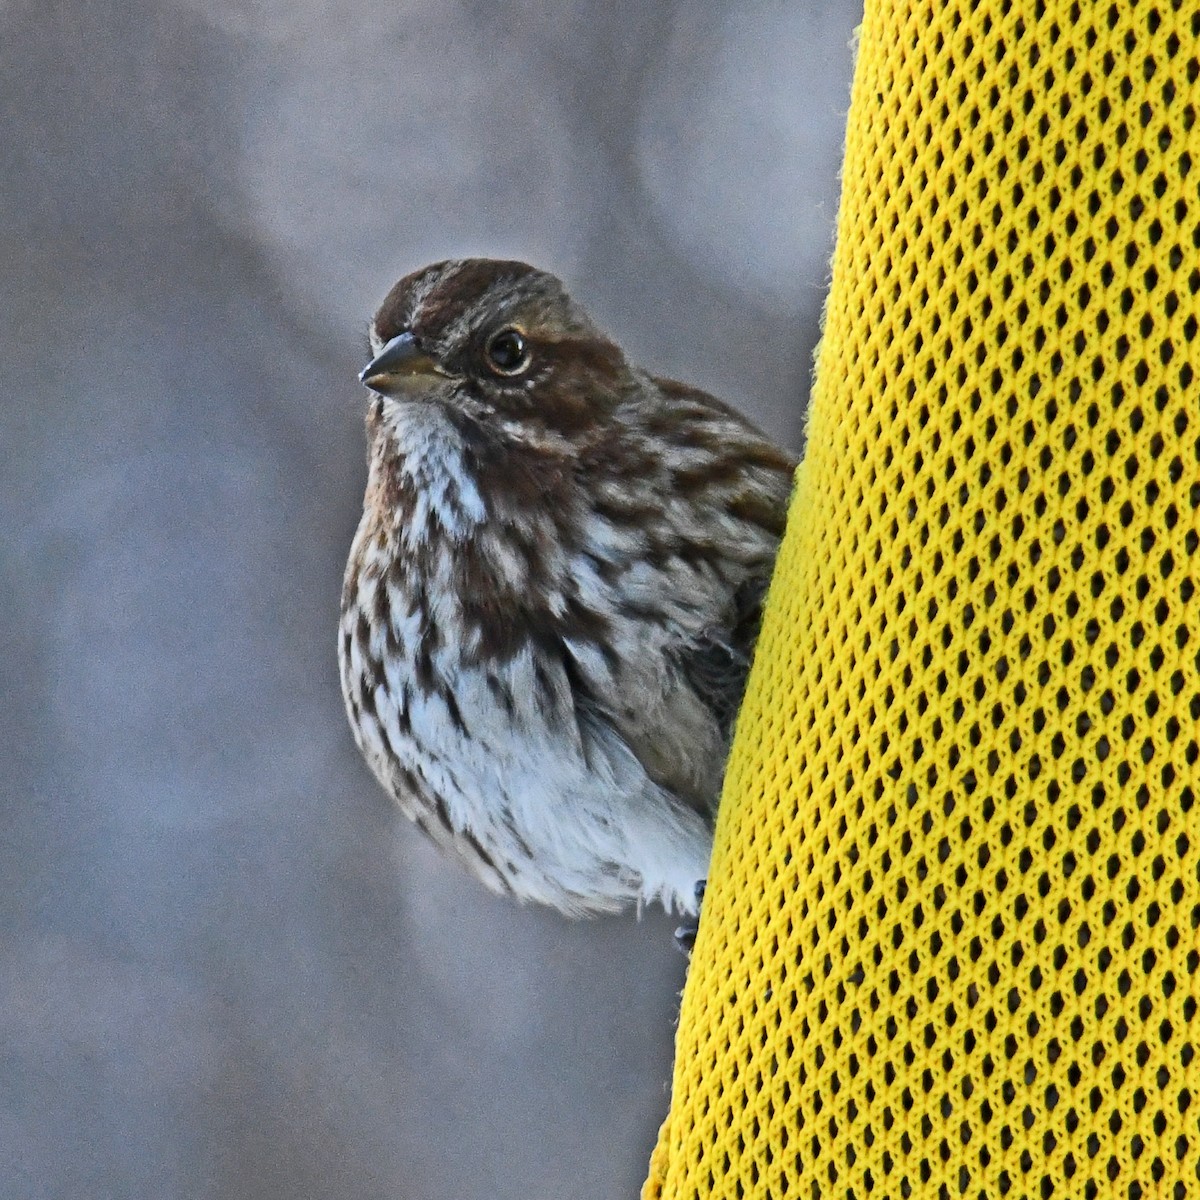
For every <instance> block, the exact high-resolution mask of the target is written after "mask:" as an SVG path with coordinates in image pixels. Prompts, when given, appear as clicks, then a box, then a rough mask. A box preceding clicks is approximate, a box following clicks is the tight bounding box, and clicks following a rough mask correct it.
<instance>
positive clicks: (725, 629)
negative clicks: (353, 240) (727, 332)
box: [338, 259, 796, 916]
mask: <svg viewBox="0 0 1200 1200" xmlns="http://www.w3.org/2000/svg"><path fill="white" fill-rule="evenodd" d="M369 337H370V361H369V362H368V363H367V365H366V366H365V367H364V368H363V370H362V372H361V374H360V379H361V381H362V383H363V384H365V385H366V387H367V388H368V389H369V391H370V399H369V402H368V404H367V413H366V427H367V442H368V477H367V485H366V494H365V497H364V503H363V514H362V519H361V522H360V524H359V526H358V530H357V533H356V534H355V536H354V540H353V543H352V545H351V548H350V556H349V561H348V563H347V566H346V575H345V583H344V587H343V591H342V602H341V622H340V637H339V643H338V652H339V655H338V656H339V666H340V675H341V685H342V692H343V696H344V698H345V703H346V711H347V714H348V716H349V720H350V726H351V728H352V730H353V733H354V737H355V740H356V741H357V744H358V746H359V748H360V750H361V751H362V753H363V755H364V756H365V758H366V761H367V763H368V764H369V766H370V768H371V770H372V772H373V773H374V775H375V776H376V778H377V779H378V780H379V782H380V783H381V784H382V785H383V788H384V789H385V790H386V791H387V792H388V794H389V795H390V796H391V797H392V798H393V799H394V800H395V802H396V803H397V804H398V805H399V807H400V808H401V810H402V811H403V812H404V813H405V814H406V815H407V816H408V817H410V818H411V819H412V820H413V821H415V822H416V824H417V825H418V826H419V827H420V828H421V829H422V830H423V831H424V832H425V833H426V834H427V835H428V836H429V837H430V838H432V839H433V841H434V842H435V843H437V844H438V845H439V846H441V847H443V848H444V849H445V850H447V851H448V852H449V853H450V854H452V855H454V856H456V857H457V858H458V859H459V860H461V862H463V863H464V864H465V865H466V866H467V867H468V868H469V869H470V870H471V871H472V872H473V873H474V874H475V875H477V876H478V877H479V878H480V879H481V880H482V881H483V882H484V883H485V884H486V885H487V886H488V887H490V888H491V889H492V890H494V891H496V892H500V893H505V894H508V895H511V896H513V897H515V898H516V899H518V900H520V901H527V902H533V903H538V904H545V905H549V906H550V907H552V908H555V909H557V910H559V911H560V912H562V913H565V914H568V915H570V916H585V915H590V914H596V913H606V912H612V911H615V910H619V909H622V908H624V907H626V906H629V905H637V906H638V907H639V909H640V907H641V906H642V905H644V904H648V903H652V902H658V903H661V904H662V905H663V906H664V907H665V908H666V909H668V910H669V911H670V910H675V911H677V912H680V913H684V914H691V915H694V914H695V913H696V911H697V907H698V904H699V894H698V893H699V889H698V887H697V884H698V881H702V880H703V879H704V878H705V877H706V875H707V867H708V859H709V854H710V850H711V845H712V828H713V821H714V816H715V812H716V808H717V803H718V799H719V796H720V790H721V782H722V776H723V774H724V769H725V760H726V756H727V753H728V750H729V743H730V737H731V734H732V728H733V722H734V717H735V715H736V712H737V709H738V705H739V703H740V700H741V695H742V691H743V689H744V686H745V680H746V673H747V670H748V668H749V663H750V656H751V651H752V648H753V645H754V640H755V637H756V635H757V631H758V627H759V618H760V613H761V607H762V602H763V597H764V594H765V591H766V587H767V583H768V581H769V578H770V574H771V569H772V564H773V562H774V558H775V554H776V551H777V549H778V545H779V539H780V536H781V534H782V531H783V526H784V517H785V513H786V508H787V503H788V498H789V493H790V490H791V483H792V474H793V471H794V468H795V465H796V464H795V459H794V457H793V456H792V455H791V454H789V453H788V452H786V451H785V450H782V449H780V448H778V447H777V446H775V445H774V444H773V443H772V442H771V441H770V439H768V438H767V437H766V436H765V435H764V434H763V433H761V432H760V431H759V430H758V429H756V428H755V427H754V425H752V424H751V423H750V422H749V421H748V420H746V418H745V417H743V416H742V415H741V414H740V413H738V412H737V411H736V410H735V409H734V408H732V407H730V406H729V405H727V404H725V403H723V402H721V401H720V400H717V399H715V398H714V397H712V396H710V395H707V394H706V393H705V392H702V391H699V390H697V389H696V388H693V387H689V386H687V385H686V384H683V383H677V382H675V381H673V380H669V379H660V378H656V377H655V376H652V375H651V374H649V373H648V372H646V371H644V370H642V369H641V368H639V367H637V366H635V365H634V364H633V363H631V362H630V361H629V360H628V359H627V358H626V356H625V355H624V354H623V353H622V351H621V349H620V347H619V346H618V345H617V344H616V343H615V342H613V341H612V340H611V339H610V338H609V337H607V336H606V335H605V334H604V333H603V332H601V330H600V329H599V328H598V327H597V326H596V325H595V324H594V323H593V321H592V320H591V319H590V318H589V317H588V315H587V314H586V313H585V312H584V311H583V309H582V308H580V307H579V306H578V305H577V304H576V303H575V302H574V301H573V300H572V299H571V298H570V296H568V294H567V292H566V291H565V290H564V288H563V285H562V284H561V283H560V282H559V280H558V279H556V278H555V277H554V276H553V275H550V274H547V273H546V272H544V271H539V270H537V269H535V268H534V267H531V266H529V265H527V264H525V263H522V262H509V261H496V260H490V259H462V260H455V261H447V262H440V263H435V264H433V265H432V266H428V267H425V268H423V269H422V270H419V271H415V272H413V273H412V274H410V275H407V276H405V277H404V278H403V279H401V280H400V282H399V283H397V284H396V285H395V287H393V288H392V290H391V291H390V292H389V293H388V295H387V297H386V298H385V299H384V301H383V303H382V305H381V306H380V308H379V310H378V312H377V313H376V314H375V317H374V319H373V320H372V321H371V323H370V329H369Z"/></svg>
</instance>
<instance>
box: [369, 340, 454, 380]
mask: <svg viewBox="0 0 1200 1200" xmlns="http://www.w3.org/2000/svg"><path fill="white" fill-rule="evenodd" d="M436 374H441V372H440V371H439V370H438V367H437V363H435V362H434V361H433V359H432V358H430V357H429V355H428V354H426V353H424V351H422V350H421V348H420V347H419V346H418V345H417V339H416V338H415V337H413V335H412V334H411V333H410V332H409V331H408V330H405V331H404V332H403V333H398V334H397V335H396V336H395V337H394V338H392V340H391V341H390V342H388V344H387V345H386V346H384V348H383V349H382V350H380V352H379V353H378V354H377V355H375V357H374V358H373V359H371V361H370V362H369V363H367V365H366V366H365V367H363V369H362V370H361V371H360V372H359V373H358V378H359V382H360V383H363V384H365V385H366V386H367V387H369V388H374V389H375V390H376V391H378V390H380V388H381V386H385V385H386V384H387V381H388V380H389V379H397V377H401V376H405V375H436Z"/></svg>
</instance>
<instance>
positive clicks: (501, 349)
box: [484, 329, 529, 375]
mask: <svg viewBox="0 0 1200 1200" xmlns="http://www.w3.org/2000/svg"><path fill="white" fill-rule="evenodd" d="M484 353H485V354H486V355H487V360H488V366H489V367H491V369H492V370H493V371H495V372H496V374H497V375H520V374H521V373H522V372H523V371H524V370H525V369H526V368H527V367H528V366H529V345H528V343H527V342H526V341H525V335H524V334H523V333H521V331H520V330H519V329H501V330H500V332H499V333H495V334H493V335H492V336H491V337H490V338H489V339H488V344H487V348H486V350H485V351H484Z"/></svg>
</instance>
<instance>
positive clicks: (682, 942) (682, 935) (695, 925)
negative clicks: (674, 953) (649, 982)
mask: <svg viewBox="0 0 1200 1200" xmlns="http://www.w3.org/2000/svg"><path fill="white" fill-rule="evenodd" d="M707 882H708V881H707V880H704V879H698V880H697V881H696V887H695V892H696V911H695V912H694V913H688V914H687V916H685V917H684V918H683V921H682V922H681V923H680V925H679V928H678V929H676V930H675V945H676V946H677V947H678V948H679V952H680V954H686V955H687V956H688V958H691V957H692V947H693V946H695V944H696V934H698V933H699V932H700V905H701V903H702V902H703V900H704V885H705V884H706V883H707Z"/></svg>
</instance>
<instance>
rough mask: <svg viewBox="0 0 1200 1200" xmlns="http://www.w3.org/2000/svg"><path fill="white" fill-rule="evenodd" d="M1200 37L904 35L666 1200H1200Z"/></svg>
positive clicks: (777, 606) (858, 102) (920, 17)
mask: <svg viewBox="0 0 1200 1200" xmlns="http://www.w3.org/2000/svg"><path fill="white" fill-rule="evenodd" d="M1198 14H1200V4H1198V3H1197V0H1191V3H1189V4H1186V5H1183V4H1180V3H1178V0H1176V2H1175V3H1171V2H1170V0H1151V2H1147V0H1116V2H1114V3H1094V4H1093V3H1067V2H1064V0H1046V2H1045V3H1037V2H1031V0H1027V2H1025V3H1014V2H1012V0H945V2H944V3H938V2H933V0H911V2H909V3H906V2H905V0H870V2H869V3H868V5H867V11H866V16H865V22H864V25H863V29H862V31H861V40H860V45H859V61H858V65H857V70H856V76H855V84H854V92H853V98H852V105H851V112H850V119H849V132H848V140H847V160H846V166H845V174H844V184H843V198H842V207H841V213H840V218H839V226H838V239H837V251H836V255H835V259H834V272H833V287H832V292H831V295H830V299H829V305H828V312H827V318H826V328H825V337H824V341H823V344H822V348H821V352H820V357H819V362H818V369H817V385H816V392H815V396H814V401H813V409H812V416H811V422H810V431H809V432H810V437H809V443H808V452H807V458H806V461H805V463H804V465H803V467H802V468H801V471H800V474H799V478H798V492H797V495H796V497H795V501H794V508H793V512H792V520H791V522H790V526H789V530H788V534H787V538H786V541H785V544H784V547H783V551H782V555H781V559H780V563H779V566H778V570H777V573H776V578H775V581H774V584H773V586H772V590H771V595H770V599H769V604H768V612H767V617H766V623H765V628H764V632H763V636H762V640H761V643H760V650H759V654H758V658H757V661H756V664H755V667H754V671H753V674H752V679H751V684H750V690H749V694H748V698H747V701H746V705H745V707H744V709H743V712H742V716H741V719H740V723H739V729H738V735H737V740H736V745H735V749H734V753H733V758H732V762H731V767H730V773H729V778H728V782H727V788H726V794H725V801H724V805H723V807H722V812H721V819H720V822H719V828H718V834H717V848H716V853H715V858H714V862H713V869H712V875H711V879H710V887H709V892H708V897H707V899H706V900H705V914H704V920H703V922H702V927H701V930H700V937H699V940H698V943H697V946H696V952H695V955H694V957H693V960H692V964H691V970H690V976H689V979H688V984H687V988H686V990H685V993H684V999H683V1008H682V1014H681V1022H680V1028H679V1034H678V1043H677V1057H676V1068H675V1078H674V1090H673V1099H672V1107H671V1112H670V1115H669V1117H668V1119H667V1122H666V1124H665V1125H664V1127H663V1129H662V1133H661V1135H660V1140H659V1144H658V1147H657V1149H656V1151H655V1153H654V1157H653V1160H652V1163H651V1174H650V1179H649V1181H648V1183H647V1185H646V1190H645V1193H644V1194H645V1195H646V1196H648V1197H664V1198H670V1200H690V1198H692V1197H699V1196H705V1197H708V1196H719V1197H742V1196H747V1197H774V1198H779V1197H804V1198H805V1200H810V1198H814V1197H847V1198H849V1197H855V1198H859V1200H866V1198H867V1197H872V1198H883V1197H889V1198H890V1197H918V1198H923V1197H958V1196H968V1197H981V1198H987V1200H994V1198H998V1197H1006V1196H1012V1197H1031V1198H1032V1197H1037V1198H1039V1200H1041V1198H1045V1197H1049V1196H1058V1197H1092V1196H1120V1197H1128V1198H1131V1200H1136V1198H1138V1197H1171V1198H1173V1200H1178V1198H1181V1197H1200V1175H1198V1168H1200V1066H1198V1065H1197V1061H1196V1046H1197V1041H1200V1021H1198V1020H1197V1014H1196V1004H1197V995H1198V992H1200V881H1198V870H1200V816H1198V812H1197V807H1196V794H1197V791H1198V790H1200V787H1198V784H1200V767H1198V765H1197V758H1198V753H1200V752H1198V746H1197V739H1198V736H1200V734H1198V728H1200V662H1198V651H1200V602H1198V601H1197V597H1196V580H1197V577H1198V576H1200V553H1198V552H1197V540H1198V532H1197V529H1198V523H1200V391H1198V389H1197V385H1196V366H1197V360H1198V359H1200V339H1197V336H1196V334H1197V319H1198V316H1200V129H1198V128H1197V123H1196V115H1197V107H1198V106H1200V82H1198V77H1200V62H1198V60H1200V15H1198Z"/></svg>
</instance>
